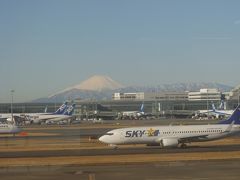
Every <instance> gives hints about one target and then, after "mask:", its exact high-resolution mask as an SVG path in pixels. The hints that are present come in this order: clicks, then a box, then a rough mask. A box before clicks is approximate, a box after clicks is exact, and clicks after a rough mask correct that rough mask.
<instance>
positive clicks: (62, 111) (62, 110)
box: [54, 102, 68, 114]
mask: <svg viewBox="0 0 240 180" xmlns="http://www.w3.org/2000/svg"><path fill="white" fill-rule="evenodd" d="M67 104H68V102H64V103H63V104H62V105H61V106H60V107H59V108H58V110H57V111H56V112H55V113H54V114H63V113H64V112H65V111H66V109H67V108H68V106H67Z"/></svg>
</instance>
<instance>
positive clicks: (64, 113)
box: [27, 103, 76, 124]
mask: <svg viewBox="0 0 240 180" xmlns="http://www.w3.org/2000/svg"><path fill="white" fill-rule="evenodd" d="M75 106H76V104H72V105H71V106H67V103H64V104H63V105H62V106H61V107H60V108H59V109H58V110H57V111H56V112H55V113H42V114H28V117H27V118H28V120H29V121H31V122H32V123H34V124H39V123H42V122H46V121H55V122H56V121H63V120H66V119H69V118H71V117H72V115H73V112H74V110H75Z"/></svg>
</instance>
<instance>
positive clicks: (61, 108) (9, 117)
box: [0, 102, 68, 122]
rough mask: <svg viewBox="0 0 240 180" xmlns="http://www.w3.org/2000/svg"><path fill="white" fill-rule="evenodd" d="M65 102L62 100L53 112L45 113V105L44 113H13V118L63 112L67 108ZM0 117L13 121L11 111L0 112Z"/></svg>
mask: <svg viewBox="0 0 240 180" xmlns="http://www.w3.org/2000/svg"><path fill="white" fill-rule="evenodd" d="M67 104H68V103H67V102H64V103H63V104H62V105H61V106H60V107H59V108H58V110H57V111H56V112H54V113H47V112H46V111H47V106H46V107H45V110H44V113H13V118H22V119H24V118H29V117H34V116H39V115H51V114H63V113H64V111H65V110H66V109H67V107H68V106H67ZM0 119H2V120H7V121H8V122H13V120H12V114H11V113H3V114H0Z"/></svg>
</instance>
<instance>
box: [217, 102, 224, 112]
mask: <svg viewBox="0 0 240 180" xmlns="http://www.w3.org/2000/svg"><path fill="white" fill-rule="evenodd" d="M218 109H220V110H224V101H223V100H221V103H220V105H219V108H218Z"/></svg>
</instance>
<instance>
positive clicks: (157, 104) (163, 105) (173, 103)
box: [0, 86, 240, 119]
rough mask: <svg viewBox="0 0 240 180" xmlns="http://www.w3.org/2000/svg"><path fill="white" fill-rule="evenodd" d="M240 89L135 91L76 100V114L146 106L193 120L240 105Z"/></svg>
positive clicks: (34, 108) (34, 106) (30, 106)
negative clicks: (219, 108) (195, 116)
mask: <svg viewBox="0 0 240 180" xmlns="http://www.w3.org/2000/svg"><path fill="white" fill-rule="evenodd" d="M239 92H240V86H239V87H236V88H234V89H233V90H232V91H230V92H227V93H221V92H220V91H218V90H217V89H200V90H199V91H198V92H150V93H149V92H132V93H120V92H116V93H113V95H112V99H111V100H101V101H99V100H94V99H91V100H82V99H75V100H74V102H75V103H76V110H75V115H76V116H77V117H79V118H83V117H85V118H86V117H87V118H88V117H89V118H92V117H102V118H104V119H113V118H117V117H118V115H119V112H122V111H139V109H140V106H141V104H144V112H145V113H151V114H154V115H155V116H159V117H191V116H192V115H193V114H194V113H195V112H196V111H197V110H204V109H209V108H210V107H211V104H212V103H214V104H215V106H216V107H217V106H218V105H219V104H220V102H221V100H222V99H224V100H225V102H226V107H227V109H234V108H235V107H236V106H237V105H238V104H239V94H240V93H239ZM60 105H61V103H14V105H13V112H15V113H34V112H43V111H44V109H45V107H46V106H47V107H48V112H54V111H55V110H56V109H57V108H58V107H59V106H60ZM10 112H11V104H9V103H4V104H0V113H10Z"/></svg>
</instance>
